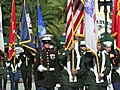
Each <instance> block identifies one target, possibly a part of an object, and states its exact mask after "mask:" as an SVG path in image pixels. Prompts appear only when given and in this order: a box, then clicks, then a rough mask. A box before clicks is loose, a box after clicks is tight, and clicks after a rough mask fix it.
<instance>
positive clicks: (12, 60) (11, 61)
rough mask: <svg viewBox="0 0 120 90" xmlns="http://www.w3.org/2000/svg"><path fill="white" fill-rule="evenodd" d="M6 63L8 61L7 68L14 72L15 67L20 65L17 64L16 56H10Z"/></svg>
mask: <svg viewBox="0 0 120 90" xmlns="http://www.w3.org/2000/svg"><path fill="white" fill-rule="evenodd" d="M7 63H10V65H9V67H8V70H10V71H13V72H14V70H15V67H17V68H16V70H19V69H20V67H19V65H18V63H20V60H19V59H18V58H17V57H15V58H14V57H12V59H11V60H10V61H8V62H7ZM12 66H13V68H14V70H13V69H12Z"/></svg>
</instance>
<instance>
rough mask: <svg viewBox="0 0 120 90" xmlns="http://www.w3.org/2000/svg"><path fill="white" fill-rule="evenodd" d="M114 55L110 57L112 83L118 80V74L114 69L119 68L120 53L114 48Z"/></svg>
mask: <svg viewBox="0 0 120 90" xmlns="http://www.w3.org/2000/svg"><path fill="white" fill-rule="evenodd" d="M113 54H114V57H113V58H111V63H112V65H113V68H112V75H111V79H112V83H113V84H114V83H116V82H120V75H119V73H120V72H119V73H118V72H117V71H116V70H117V69H118V68H120V54H119V51H117V50H114V53H113Z"/></svg>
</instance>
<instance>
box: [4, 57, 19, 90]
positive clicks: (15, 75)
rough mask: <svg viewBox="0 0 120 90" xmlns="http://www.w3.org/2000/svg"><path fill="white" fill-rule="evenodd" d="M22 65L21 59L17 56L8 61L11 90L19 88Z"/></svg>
mask: <svg viewBox="0 0 120 90" xmlns="http://www.w3.org/2000/svg"><path fill="white" fill-rule="evenodd" d="M20 65H21V61H20V60H19V59H18V58H17V57H15V56H13V57H12V59H11V60H10V61H8V62H7V63H6V66H7V67H8V70H9V75H10V83H11V90H18V82H19V68H20Z"/></svg>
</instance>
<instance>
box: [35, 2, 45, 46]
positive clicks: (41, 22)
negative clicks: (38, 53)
mask: <svg viewBox="0 0 120 90" xmlns="http://www.w3.org/2000/svg"><path fill="white" fill-rule="evenodd" d="M37 10H38V38H39V37H40V36H41V35H44V34H46V28H45V23H44V19H43V16H42V12H41V9H40V6H39V2H38V6H37ZM39 43H40V46H41V48H43V44H42V40H39Z"/></svg>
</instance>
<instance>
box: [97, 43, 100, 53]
mask: <svg viewBox="0 0 120 90" xmlns="http://www.w3.org/2000/svg"><path fill="white" fill-rule="evenodd" d="M100 49H101V43H98V44H97V51H100Z"/></svg>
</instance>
